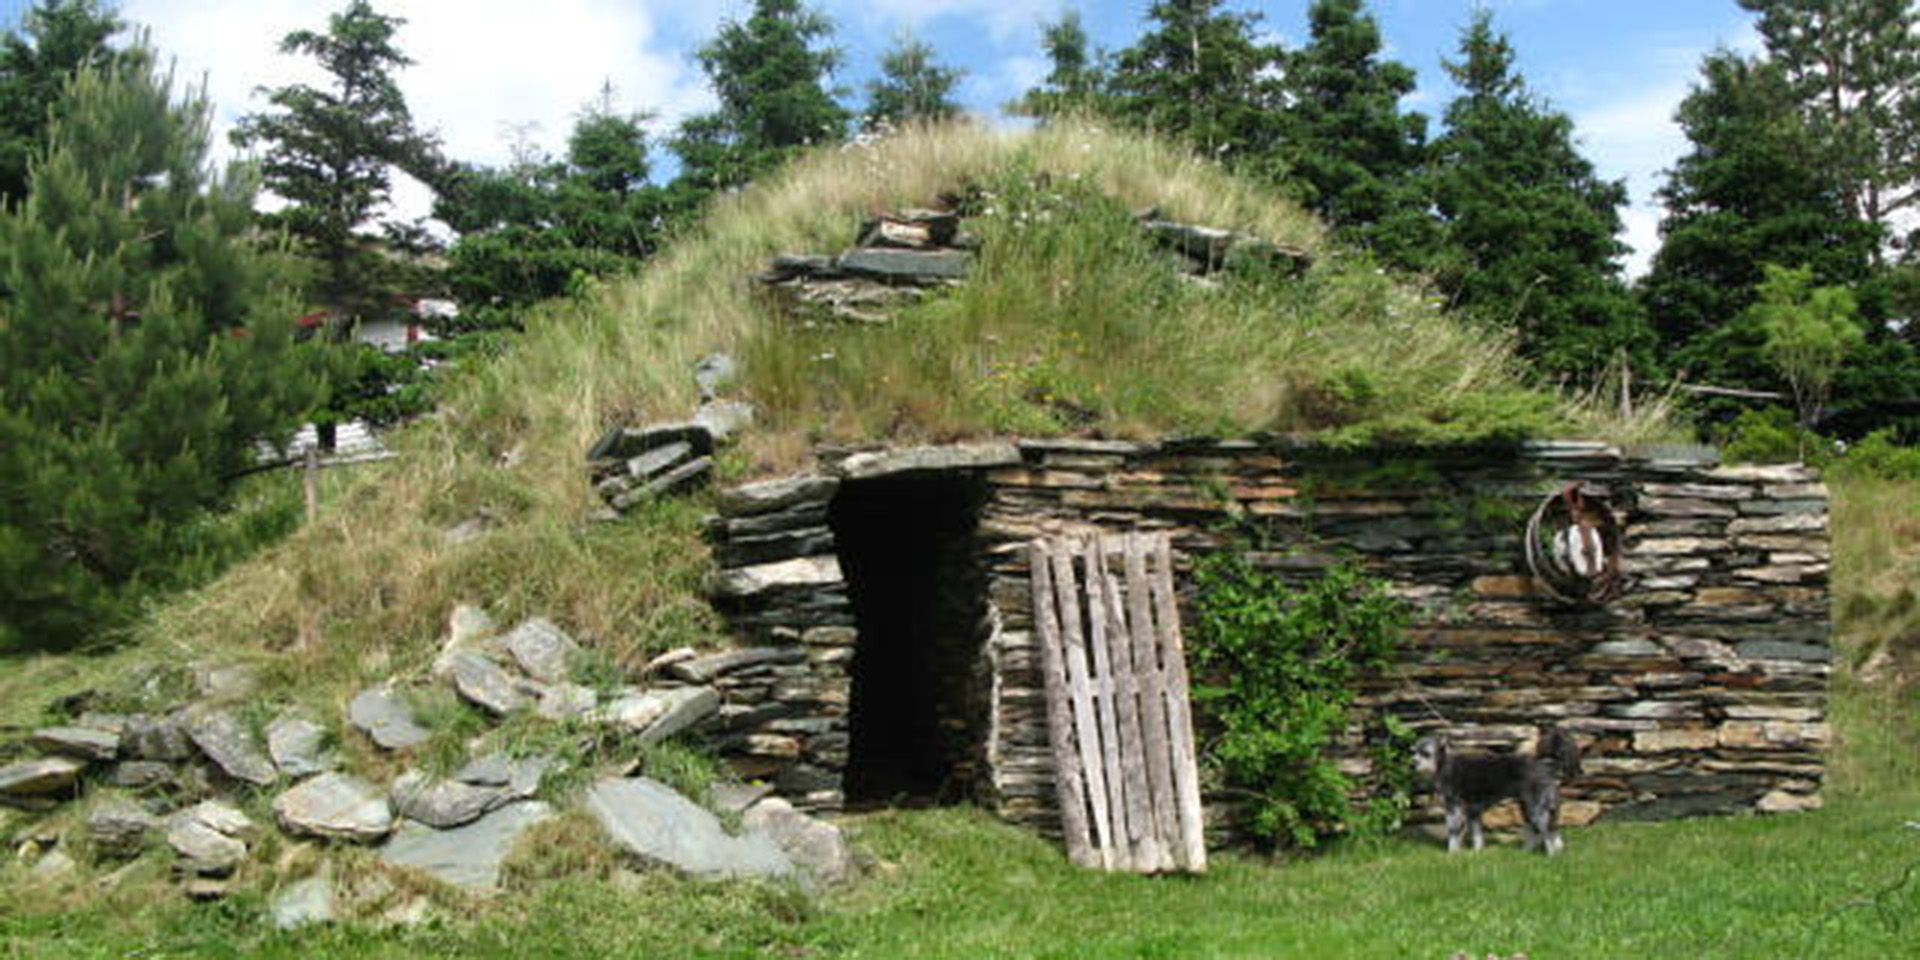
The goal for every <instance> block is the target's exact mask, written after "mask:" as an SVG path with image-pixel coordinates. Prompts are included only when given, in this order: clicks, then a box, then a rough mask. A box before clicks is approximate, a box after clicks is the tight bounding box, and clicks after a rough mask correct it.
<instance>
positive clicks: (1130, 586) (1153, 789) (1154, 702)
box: [1122, 532, 1186, 870]
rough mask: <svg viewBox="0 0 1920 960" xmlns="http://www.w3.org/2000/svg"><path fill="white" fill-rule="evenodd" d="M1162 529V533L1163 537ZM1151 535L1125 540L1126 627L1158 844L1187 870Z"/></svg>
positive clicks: (1177, 865) (1175, 863) (1173, 863)
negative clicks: (1150, 577) (1151, 581)
mask: <svg viewBox="0 0 1920 960" xmlns="http://www.w3.org/2000/svg"><path fill="white" fill-rule="evenodd" d="M1164 537H1165V535H1164V534H1162V535H1161V538H1162V539H1164ZM1146 541H1147V538H1146V537H1145V536H1144V535H1142V534H1140V533H1137V532H1136V533H1130V534H1128V535H1127V536H1126V538H1125V540H1124V541H1123V543H1122V546H1123V548H1124V551H1125V556H1124V558H1123V561H1122V562H1123V563H1124V564H1125V567H1126V575H1127V608H1128V617H1127V619H1128V626H1129V628H1130V633H1131V635H1132V639H1133V673H1134V677H1135V679H1137V680H1138V681H1139V682H1140V727H1141V730H1142V732H1143V733H1144V736H1145V749H1146V754H1147V787H1148V790H1149V791H1150V793H1151V797H1152V800H1153V822H1154V825H1155V829H1156V830H1158V832H1159V839H1160V849H1161V852H1162V854H1163V856H1164V857H1165V859H1166V860H1167V861H1168V865H1169V866H1172V867H1173V868H1175V869H1183V870H1184V869H1186V862H1185V861H1186V851H1185V848H1184V847H1183V846H1182V845H1181V843H1180V805H1179V801H1178V799H1177V797H1176V794H1175V792H1174V786H1173V755H1172V752H1171V751H1172V747H1171V746H1170V744H1169V741H1168V733H1167V703H1166V696H1167V686H1166V676H1165V674H1164V673H1162V671H1161V667H1160V649H1159V647H1160V644H1159V640H1158V636H1157V634H1156V633H1155V626H1154V621H1153V598H1152V597H1151V596H1150V595H1149V590H1150V589H1151V588H1150V587H1149V586H1148V584H1147V556H1146V550H1147V545H1146Z"/></svg>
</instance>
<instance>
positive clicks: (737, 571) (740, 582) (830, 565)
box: [708, 556, 846, 600]
mask: <svg viewBox="0 0 1920 960" xmlns="http://www.w3.org/2000/svg"><path fill="white" fill-rule="evenodd" d="M845 579H846V575H845V574H844V573H842V572H841V570H840V558H839V557H836V556H824V557H795V558H794V559H792V560H780V561H776V562H774V563H761V564H755V565H754V566H751V567H734V568H733V569H731V570H721V571H719V572H717V573H716V574H715V575H714V576H713V577H712V578H711V579H710V580H709V581H708V588H709V590H710V592H712V593H713V594H714V596H716V597H723V598H727V599H733V600H746V599H750V598H753V597H758V596H761V595H762V594H766V593H768V592H770V591H774V590H784V589H792V588H796V587H825V586H832V585H835V584H838V583H841V582H843V581H844V580H845Z"/></svg>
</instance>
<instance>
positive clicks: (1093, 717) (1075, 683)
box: [1050, 541, 1116, 870]
mask: <svg viewBox="0 0 1920 960" xmlns="http://www.w3.org/2000/svg"><path fill="white" fill-rule="evenodd" d="M1050 552H1051V553H1052V559H1053V595H1054V600H1055V603H1056V606H1057V609H1058V612H1059V617H1060V637H1061V644H1060V651H1061V655H1062V656H1063V658H1064V659H1065V660H1066V661H1067V683H1068V685H1069V687H1070V688H1071V690H1072V694H1073V727H1074V733H1075V735H1076V736H1077V737H1078V739H1079V747H1080V767H1081V769H1082V770H1083V771H1085V773H1086V778H1087V805H1088V807H1090V808H1091V809H1092V811H1093V829H1094V839H1095V841H1096V842H1097V843H1098V844H1099V848H1100V865H1101V866H1102V867H1104V868H1106V869H1108V870H1111V869H1113V868H1114V866H1115V861H1114V851H1115V849H1116V846H1115V844H1114V833H1113V821H1112V819H1111V818H1110V816H1109V815H1110V813H1111V808H1110V807H1109V805H1108V802H1107V783H1106V776H1105V772H1104V771H1105V765H1104V764H1103V763H1102V761H1101V758H1100V732H1099V730H1100V724H1099V717H1098V715H1097V714H1096V713H1095V712H1094V707H1093V685H1092V684H1091V683H1090V682H1089V681H1088V679H1087V648H1086V643H1085V641H1084V640H1082V638H1081V633H1080V588H1079V586H1078V583H1077V581H1076V580H1075V578H1074V575H1073V547H1072V544H1071V543H1069V542H1067V541H1061V542H1060V543H1057V544H1055V545H1054V547H1053V549H1052V550H1051V551H1050Z"/></svg>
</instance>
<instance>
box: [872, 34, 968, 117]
mask: <svg viewBox="0 0 1920 960" xmlns="http://www.w3.org/2000/svg"><path fill="white" fill-rule="evenodd" d="M965 75H966V71H963V70H957V69H954V68H953V67H948V66H944V65H942V64H940V63H939V62H937V61H936V60H935V59H934V50H933V48H932V47H930V46H928V45H927V44H926V42H925V41H923V40H919V39H916V38H915V37H914V36H913V35H912V34H909V33H902V34H900V35H899V36H897V37H895V38H894V41H893V47H892V48H891V49H889V50H888V51H887V52H886V53H884V54H882V55H881V57H880V76H879V78H877V79H874V80H870V81H868V82H867V112H866V124H867V126H868V127H878V126H880V125H882V124H891V125H893V126H899V125H901V124H904V123H909V122H912V121H916V120H928V121H940V120H950V119H952V118H953V117H954V116H955V115H957V114H959V112H960V105H959V104H957V103H954V102H953V88H954V86H955V85H956V84H958V83H959V82H960V78H961V77H963V76H965Z"/></svg>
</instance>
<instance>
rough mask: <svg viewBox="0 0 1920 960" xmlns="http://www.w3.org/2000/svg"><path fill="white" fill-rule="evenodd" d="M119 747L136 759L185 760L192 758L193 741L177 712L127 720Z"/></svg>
mask: <svg viewBox="0 0 1920 960" xmlns="http://www.w3.org/2000/svg"><path fill="white" fill-rule="evenodd" d="M120 748H121V749H122V750H123V751H125V752H126V754H127V756H130V757H133V758H134V759H136V760H185V759H187V758H188V757H191V756H193V741H192V740H191V739H190V738H189V737H188V736H187V728H186V724H185V722H184V721H183V720H182V718H181V717H180V715H179V714H177V713H174V714H168V715H166V716H151V715H148V714H144V713H137V714H134V715H133V716H130V717H128V718H127V722H126V726H125V728H124V729H123V730H122V731H121V734H120Z"/></svg>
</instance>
